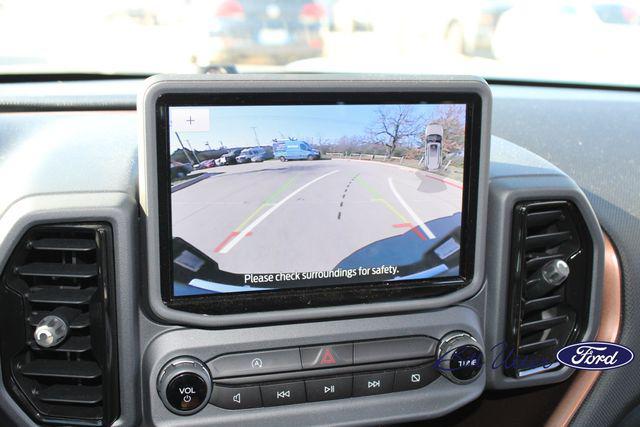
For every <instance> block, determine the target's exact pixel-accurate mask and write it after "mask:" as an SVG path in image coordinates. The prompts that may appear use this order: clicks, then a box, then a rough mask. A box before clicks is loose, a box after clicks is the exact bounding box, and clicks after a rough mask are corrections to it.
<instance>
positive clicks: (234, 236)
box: [216, 170, 338, 254]
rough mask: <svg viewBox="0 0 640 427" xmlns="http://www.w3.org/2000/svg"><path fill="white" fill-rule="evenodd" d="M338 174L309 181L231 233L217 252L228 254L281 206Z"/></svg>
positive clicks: (325, 175) (327, 174)
mask: <svg viewBox="0 0 640 427" xmlns="http://www.w3.org/2000/svg"><path fill="white" fill-rule="evenodd" d="M336 172H338V170H334V171H331V172H329V173H326V174H324V175H322V176H319V177H317V178H314V179H312V180H311V181H309V182H307V183H306V184H304V185H303V186H302V187H299V188H298V189H297V190H295V191H293V192H292V193H289V195H288V196H287V197H285V198H284V199H282V200H280V201H279V202H278V203H276V204H275V205H273V206H271V207H270V208H269V209H268V210H267V211H266V212H264V213H263V214H262V215H260V216H259V217H258V218H256V219H255V220H253V222H251V224H249V225H247V226H246V227H245V228H244V229H243V230H241V231H235V230H234V231H233V232H231V234H229V236H227V237H226V238H225V240H224V241H223V242H222V243H221V244H220V245H218V247H217V248H216V249H218V250H217V251H216V252H219V253H221V254H226V253H227V252H229V251H230V250H231V249H233V247H234V246H235V245H237V244H238V243H239V242H240V241H241V240H242V238H243V237H245V236H246V235H247V234H249V233H250V232H251V231H252V230H253V229H254V228H256V227H257V226H258V225H259V224H260V223H261V222H262V221H264V220H265V219H266V218H267V217H268V216H269V215H271V214H272V213H273V212H275V211H276V210H277V209H278V208H279V207H280V206H282V205H283V204H285V203H286V202H287V201H288V200H289V199H291V198H293V197H294V196H295V195H296V194H298V193H299V192H301V191H302V190H304V189H305V188H307V187H309V186H311V185H313V184H315V183H316V182H318V181H320V180H321V179H323V178H326V177H328V176H329V175H333V174H334V173H336Z"/></svg>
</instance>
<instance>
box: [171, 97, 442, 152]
mask: <svg viewBox="0 0 640 427" xmlns="http://www.w3.org/2000/svg"><path fill="white" fill-rule="evenodd" d="M380 107H381V106H379V105H303V106H300V105H295V106H289V105H278V106H273V105H269V106H229V107H172V108H171V110H170V120H171V139H170V142H171V152H173V151H174V150H176V149H177V148H179V147H180V146H179V144H178V140H177V138H176V131H177V132H178V134H179V135H180V138H181V139H182V142H183V143H184V144H185V146H186V148H189V145H188V144H187V141H188V142H189V143H190V144H191V146H192V147H193V148H194V149H195V150H206V149H207V146H206V145H205V143H206V142H208V143H209V144H210V145H211V148H214V149H215V148H219V147H220V143H222V144H223V145H224V146H225V147H242V146H255V145H258V143H259V144H260V145H270V144H272V140H273V139H274V138H289V137H292V138H296V139H300V140H307V141H309V140H311V139H313V140H314V141H316V142H317V141H318V139H319V138H322V139H323V140H324V141H328V142H335V141H336V140H338V139H339V138H341V137H343V136H361V135H364V134H365V133H366V130H367V128H369V127H370V126H371V125H372V124H373V123H375V120H376V111H377V110H378V108H380ZM382 108H391V109H394V108H396V106H395V105H384V106H382ZM413 108H414V113H415V115H416V116H423V117H424V118H425V119H429V118H433V117H434V113H435V111H436V109H437V108H438V105H434V104H430V105H429V104H416V105H414V106H413ZM203 110H208V112H209V117H208V123H206V122H207V120H206V119H207V118H206V113H204V111H203ZM203 115H204V117H203ZM187 120H192V121H191V122H190V123H187V122H186V121H187ZM192 126H194V127H195V129H198V130H199V131H196V132H193V131H188V130H187V129H193V128H194V127H192ZM253 126H255V128H256V129H255V130H256V133H257V136H258V143H256V137H255V135H254V131H253V129H252V127H253Z"/></svg>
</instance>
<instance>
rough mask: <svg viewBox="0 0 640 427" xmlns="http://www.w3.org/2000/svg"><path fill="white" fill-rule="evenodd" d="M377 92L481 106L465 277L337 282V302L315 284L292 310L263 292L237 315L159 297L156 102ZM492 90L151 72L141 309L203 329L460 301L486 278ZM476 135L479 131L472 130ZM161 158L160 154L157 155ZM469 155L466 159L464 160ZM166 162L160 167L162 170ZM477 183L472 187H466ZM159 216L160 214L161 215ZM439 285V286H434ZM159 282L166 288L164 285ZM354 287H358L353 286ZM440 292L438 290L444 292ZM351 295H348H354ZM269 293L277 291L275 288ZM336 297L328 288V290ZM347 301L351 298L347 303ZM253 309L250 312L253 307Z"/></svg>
mask: <svg viewBox="0 0 640 427" xmlns="http://www.w3.org/2000/svg"><path fill="white" fill-rule="evenodd" d="M277 93H287V94H294V95H295V96H300V95H299V94H302V93H308V94H318V93H324V94H343V93H360V94H368V95H372V94H377V93H387V94H388V93H401V94H411V93H419V94H422V95H425V96H426V95H432V96H433V95H436V94H439V95H440V96H443V97H445V98H449V99H454V98H456V97H457V96H462V97H469V99H471V98H472V97H477V98H478V99H479V100H480V101H479V105H480V107H481V108H480V109H476V110H475V114H474V117H473V125H472V128H473V129H475V130H474V131H473V134H474V136H473V138H472V139H471V140H469V143H470V144H471V143H472V142H473V144H475V145H476V149H477V150H478V151H479V155H478V156H477V159H476V158H475V157H476V156H475V154H474V159H473V162H474V163H475V161H477V162H478V163H479V165H478V167H477V171H478V179H477V193H476V194H475V200H476V203H473V205H475V206H473V209H474V211H475V212H476V216H475V224H474V227H475V236H474V237H473V239H474V241H475V248H474V250H473V274H472V275H470V276H469V277H468V278H467V280H466V281H465V282H466V285H465V283H458V284H453V285H450V284H445V285H429V286H423V287H421V289H420V290H418V291H417V292H415V291H412V290H411V289H405V290H404V291H402V290H399V291H393V290H390V289H388V288H387V287H386V286H385V285H380V284H375V285H373V286H372V287H370V288H369V289H364V291H362V290H361V289H354V288H355V287H350V286H343V287H339V288H334V290H337V291H339V292H340V294H338V298H339V299H340V301H337V302H335V301H334V302H327V304H329V305H325V306H323V305H320V304H316V303H317V302H318V300H317V299H316V297H317V293H323V290H321V289H319V288H304V289H302V290H300V292H302V293H303V295H302V296H301V298H304V299H305V301H309V302H310V303H311V305H305V306H304V307H301V308H293V307H292V306H286V307H285V304H280V306H281V307H283V308H282V309H280V310H271V311H266V310H267V308H265V304H264V299H263V298H264V296H265V294H266V293H260V294H258V295H256V296H255V298H256V300H255V302H253V303H252V302H247V303H246V304H244V305H243V306H244V308H245V311H244V312H240V313H236V314H220V313H216V312H215V311H214V308H212V307H211V305H210V304H211V303H210V301H211V300H212V298H205V299H206V301H202V303H200V301H197V300H196V299H193V300H189V301H188V302H187V301H184V302H182V301H180V302H178V301H171V300H169V301H167V300H165V299H163V297H162V280H161V271H162V262H161V259H162V256H161V252H162V251H163V250H164V249H166V245H167V243H166V241H165V242H164V243H161V239H160V226H161V221H160V214H159V211H160V208H159V187H158V171H157V169H158V136H160V135H158V117H157V113H158V100H160V99H161V98H162V99H165V100H169V99H171V98H172V97H175V100H179V98H180V97H185V99H186V98H188V101H189V102H193V100H195V99H198V98H200V99H205V100H206V101H207V102H211V97H212V96H220V95H221V94H234V95H238V96H239V95H244V94H277ZM491 98H492V97H491V90H490V88H489V86H488V84H487V83H486V81H484V80H483V79H481V78H478V77H473V76H451V75H448V76H428V75H388V74H368V75H358V74H237V75H158V76H153V77H150V78H149V79H147V80H146V82H145V85H144V86H143V87H142V88H141V91H140V93H139V95H138V101H137V110H138V115H139V119H140V122H139V124H140V144H139V146H138V158H139V165H138V166H139V174H138V177H139V194H138V196H139V203H140V210H139V215H140V227H141V229H140V232H141V248H140V249H141V251H140V255H139V256H140V261H141V262H142V264H141V266H142V267H141V269H140V272H141V287H142V297H143V299H142V304H143V307H144V308H145V312H146V313H147V314H148V315H149V316H151V318H153V319H154V320H155V321H158V322H165V323H168V324H172V325H185V326H192V327H204V328H221V327H232V326H239V325H267V324H273V323H282V322H299V321H311V320H320V319H331V318H333V319H337V318H346V317H357V316H373V315H382V314H393V313H403V312H404V313H406V312H413V311H420V310H428V309H437V308H442V307H447V306H450V305H453V304H457V303H460V302H462V301H464V300H467V299H469V298H471V297H472V296H473V295H475V294H476V293H477V292H478V291H479V290H480V289H481V288H482V286H483V284H484V282H485V263H484V258H485V248H486V242H485V236H486V230H487V200H488V188H489V150H490V141H491V103H492V102H491V101H492V99H491ZM478 134H479V135H478ZM162 161H163V162H164V161H165V159H164V158H163V160H162ZM468 161H469V160H468ZM164 167H166V166H165V165H163V168H164ZM473 187H474V188H476V185H475V184H474V185H473ZM165 220H166V219H165ZM439 286H446V287H447V288H446V289H438V287H439ZM165 288H166V287H165ZM356 291H357V292H356ZM443 291H444V292H443ZM354 293H355V294H354ZM271 295H272V296H276V297H277V296H278V295H281V294H280V293H278V292H273V293H271ZM334 295H335V294H334ZM229 296H230V297H231V301H230V304H236V301H237V298H238V296H239V293H234V294H230V295H229ZM347 301H352V302H351V303H348V302H347ZM252 304H253V307H255V310H254V309H253V308H251V307H252Z"/></svg>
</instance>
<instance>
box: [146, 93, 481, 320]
mask: <svg viewBox="0 0 640 427" xmlns="http://www.w3.org/2000/svg"><path fill="white" fill-rule="evenodd" d="M425 103H426V104H436V105H440V104H464V105H465V106H466V123H465V158H464V165H463V196H462V199H463V203H462V221H461V247H460V261H461V262H460V275H459V276H457V277H437V278H431V279H423V280H406V281H398V282H371V283H358V284H353V283H351V284H349V283H345V284H339V285H331V286H313V287H304V288H302V287H301V288H290V289H273V290H268V291H264V290H261V291H246V292H242V293H224V294H223V293H218V294H205V295H192V296H175V295H174V291H173V261H172V259H173V257H172V245H171V241H172V237H173V236H172V229H171V224H172V221H171V185H170V173H169V167H168V164H169V162H168V159H169V155H170V149H169V135H170V131H169V125H168V118H169V108H170V107H184V106H190V107H209V106H212V107H215V106H239V107H241V106H268V105H274V106H276V105H338V104H347V105H349V104H375V105H383V104H425ZM481 114H482V102H481V98H480V96H478V95H477V94H472V93H469V94H463V93H455V94H454V93H445V92H433V91H428V92H420V91H416V92H396V91H394V92H376V93H362V92H336V93H317V92H296V93H218V94H179V93H167V94H164V95H162V96H160V97H159V98H158V99H157V102H156V126H157V128H156V132H157V160H158V163H157V172H158V174H157V175H158V178H157V180H158V207H159V209H158V215H159V220H160V221H159V224H160V230H159V231H160V236H159V237H160V247H161V250H160V265H161V270H160V277H161V292H162V299H163V301H164V302H165V303H166V304H167V305H168V306H169V307H172V308H175V309H178V310H182V311H188V312H193V313H201V314H209V315H221V314H222V315H224V314H236V313H244V312H255V311H276V310H283V309H296V308H303V307H323V306H334V305H346V304H356V303H372V302H382V301H391V300H398V299H411V298H425V297H433V296H437V295H443V294H447V293H450V292H454V291H456V290H458V289H460V288H462V287H464V286H466V285H468V284H469V283H470V282H471V281H472V279H473V275H474V264H475V257H474V255H475V243H476V223H477V221H476V219H477V194H478V177H479V165H480V163H479V159H480V137H481V133H480V117H481Z"/></svg>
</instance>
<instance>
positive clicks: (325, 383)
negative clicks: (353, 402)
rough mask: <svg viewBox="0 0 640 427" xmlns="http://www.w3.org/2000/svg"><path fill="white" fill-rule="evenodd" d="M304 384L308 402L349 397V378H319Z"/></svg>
mask: <svg viewBox="0 0 640 427" xmlns="http://www.w3.org/2000/svg"><path fill="white" fill-rule="evenodd" d="M305 383H306V386H307V400H308V401H309V402H314V401H319V400H332V399H344V398H346V397H351V376H344V377H333V378H319V379H314V380H307V381H305Z"/></svg>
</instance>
